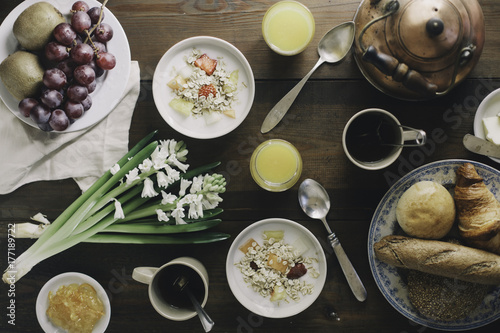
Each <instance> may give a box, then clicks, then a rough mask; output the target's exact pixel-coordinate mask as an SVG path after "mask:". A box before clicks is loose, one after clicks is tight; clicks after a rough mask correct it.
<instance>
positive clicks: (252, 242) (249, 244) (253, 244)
mask: <svg viewBox="0 0 500 333" xmlns="http://www.w3.org/2000/svg"><path fill="white" fill-rule="evenodd" d="M257 246H259V243H257V242H256V241H255V239H253V238H250V239H249V240H248V241H247V242H246V243H245V244H243V245H241V246H240V247H239V248H238V249H239V250H240V251H241V252H243V253H247V252H248V249H249V248H251V247H253V248H255V247H257Z"/></svg>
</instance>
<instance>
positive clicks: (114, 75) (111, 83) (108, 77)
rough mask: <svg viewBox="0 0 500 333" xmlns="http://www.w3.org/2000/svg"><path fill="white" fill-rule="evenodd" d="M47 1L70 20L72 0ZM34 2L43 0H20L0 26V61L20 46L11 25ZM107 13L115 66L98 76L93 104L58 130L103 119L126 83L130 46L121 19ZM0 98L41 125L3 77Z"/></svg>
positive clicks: (91, 1) (93, 3)
mask: <svg viewBox="0 0 500 333" xmlns="http://www.w3.org/2000/svg"><path fill="white" fill-rule="evenodd" d="M45 1H46V2H49V3H51V4H52V5H53V6H54V7H56V8H57V9H59V11H60V12H61V13H62V14H64V15H65V16H66V18H67V20H66V21H67V22H69V20H68V18H69V11H70V10H71V5H72V2H68V1H58V0H45ZM35 2H40V0H26V1H23V2H21V3H20V4H19V5H18V6H17V7H16V8H14V10H12V12H10V13H9V15H8V16H7V17H6V18H5V20H4V21H3V23H2V25H1V26H0V62H1V61H3V59H5V58H7V56H8V55H9V54H11V53H14V52H15V51H16V50H18V48H19V43H18V42H17V40H16V38H15V37H14V33H13V32H12V26H13V25H14V22H15V21H16V19H17V17H18V16H19V14H21V12H22V11H23V10H25V9H26V8H28V7H29V6H31V5H32V4H34V3H35ZM86 2H87V4H88V5H89V6H90V7H91V8H92V7H94V6H101V3H100V2H98V1H96V0H86ZM104 15H105V17H104V21H103V22H106V23H108V24H109V25H111V27H112V28H113V38H112V39H111V40H110V41H109V42H108V43H107V47H108V50H109V52H111V53H112V54H113V55H114V56H115V58H116V66H115V68H113V69H112V70H110V71H107V72H106V73H105V74H104V75H103V76H101V77H100V78H98V79H97V87H96V90H95V91H94V92H93V93H92V94H91V96H92V107H91V108H90V109H89V110H88V111H86V112H85V114H84V115H83V116H82V117H81V118H80V119H78V120H77V121H75V122H74V123H73V124H71V125H70V126H69V127H68V128H67V129H66V130H64V131H62V132H59V133H65V132H68V133H69V132H75V131H79V130H83V129H86V128H88V127H90V126H92V125H95V124H96V123H98V122H99V121H101V120H102V119H104V118H105V117H106V116H107V115H108V114H109V113H110V112H111V111H112V110H113V109H114V107H115V106H116V105H117V104H118V102H119V101H120V99H121V97H122V95H123V93H124V91H125V88H126V87H127V82H128V77H129V73H130V47H129V44H128V40H127V36H126V35H125V31H123V28H122V26H121V25H120V22H118V20H117V19H116V17H115V16H114V15H113V13H111V12H110V11H109V10H108V9H107V8H106V9H105V11H104ZM0 98H2V100H3V102H4V103H5V105H7V107H8V108H9V110H10V111H11V112H12V113H13V114H15V115H16V116H17V117H18V118H19V119H21V120H22V121H23V122H25V123H26V124H28V125H31V126H33V127H35V128H38V126H37V124H36V123H35V122H34V121H33V120H31V118H29V117H24V116H23V115H22V114H21V113H20V112H19V111H18V104H19V101H18V100H17V99H15V98H14V96H12V95H11V94H10V93H9V92H8V91H7V88H5V86H4V84H3V83H2V82H1V80H0Z"/></svg>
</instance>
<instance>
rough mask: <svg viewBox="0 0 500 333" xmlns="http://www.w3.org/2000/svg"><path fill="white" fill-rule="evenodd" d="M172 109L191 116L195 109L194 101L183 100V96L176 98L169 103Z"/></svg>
mask: <svg viewBox="0 0 500 333" xmlns="http://www.w3.org/2000/svg"><path fill="white" fill-rule="evenodd" d="M168 105H170V107H171V108H172V109H174V110H175V111H177V112H180V113H182V114H183V115H185V116H190V115H191V111H192V110H193V107H194V103H192V102H189V101H186V100H183V99H182V98H174V99H173V100H171V101H170V103H168Z"/></svg>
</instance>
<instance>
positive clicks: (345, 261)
mask: <svg viewBox="0 0 500 333" xmlns="http://www.w3.org/2000/svg"><path fill="white" fill-rule="evenodd" d="M328 240H329V241H330V245H331V246H332V248H333V251H334V252H335V255H336V256H337V259H338V261H339V263H340V267H341V268H342V271H343V272H344V275H345V277H346V279H347V283H348V284H349V287H351V290H352V292H353V294H354V296H355V297H356V299H357V300H358V301H360V302H363V301H365V300H366V289H365V286H364V285H363V282H361V279H360V278H359V276H358V273H356V270H355V269H354V267H353V266H352V263H351V261H350V260H349V258H348V257H347V254H346V253H345V251H344V248H343V247H342V245H341V244H340V241H339V239H338V238H337V235H335V233H333V232H332V233H331V234H330V235H328Z"/></svg>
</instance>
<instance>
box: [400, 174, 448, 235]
mask: <svg viewBox="0 0 500 333" xmlns="http://www.w3.org/2000/svg"><path fill="white" fill-rule="evenodd" d="M396 218H397V220H398V223H399V225H400V226H401V228H402V229H403V231H404V232H406V233H407V234H408V235H409V236H413V237H418V238H427V239H440V238H442V237H444V236H445V235H446V234H447V233H448V232H450V230H451V228H452V226H453V222H454V221H455V202H454V201H453V197H452V196H451V194H450V193H449V192H448V190H447V189H446V188H445V187H444V186H443V185H441V184H438V183H435V182H432V181H421V182H418V183H416V184H413V185H412V186H411V187H410V188H409V189H408V190H406V191H405V192H404V193H403V195H402V196H401V198H400V199H399V202H398V205H397V207H396Z"/></svg>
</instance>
